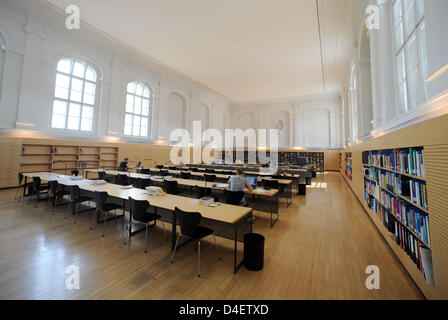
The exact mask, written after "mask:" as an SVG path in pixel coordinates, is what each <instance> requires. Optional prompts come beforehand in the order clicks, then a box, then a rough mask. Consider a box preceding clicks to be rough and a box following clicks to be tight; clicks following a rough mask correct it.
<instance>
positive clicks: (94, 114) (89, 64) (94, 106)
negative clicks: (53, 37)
mask: <svg viewBox="0 0 448 320" xmlns="http://www.w3.org/2000/svg"><path fill="white" fill-rule="evenodd" d="M62 60H69V61H70V63H71V69H70V73H66V72H63V71H59V70H58V65H59V63H60V62H61V61H62ZM76 62H80V63H82V64H84V65H85V68H84V73H83V77H79V76H77V75H74V74H73V72H74V67H75V63H76ZM89 67H90V68H91V69H92V70H93V71H94V72H95V77H96V81H95V82H94V81H92V80H89V79H87V78H86V74H87V70H88V69H89ZM58 75H62V76H65V77H69V80H68V81H69V86H68V88H67V90H68V98H60V97H57V96H56V94H57V93H56V89H57V87H58V86H57V78H58ZM73 79H76V80H79V81H82V90H81V91H80V94H81V98H80V100H81V101H75V100H71V95H72V82H73ZM86 82H88V83H90V84H92V85H94V86H95V90H94V97H93V98H94V99H93V104H90V103H86V102H84V95H85V94H86V91H85V88H86ZM101 82H102V77H101V72H100V70H99V69H98V68H97V67H96V65H95V64H94V63H92V62H91V61H89V60H88V59H85V58H84V57H79V56H73V55H60V56H58V57H57V59H56V64H55V68H54V82H53V98H52V102H53V104H52V106H51V108H52V110H51V117H50V124H49V127H50V129H51V130H55V131H63V132H67V131H71V132H77V133H79V134H95V132H96V123H95V122H96V119H97V112H98V104H99V100H100V92H101ZM55 101H61V102H63V103H65V104H66V110H65V124H64V128H60V127H59V128H58V127H54V126H53V116H54V115H55V112H54V104H55ZM71 104H75V105H79V107H80V112H79V122H78V129H72V128H68V124H69V118H70V105H71ZM84 107H90V108H92V117H91V118H89V120H91V123H92V124H91V128H90V130H82V129H81V128H82V119H83V108H84Z"/></svg>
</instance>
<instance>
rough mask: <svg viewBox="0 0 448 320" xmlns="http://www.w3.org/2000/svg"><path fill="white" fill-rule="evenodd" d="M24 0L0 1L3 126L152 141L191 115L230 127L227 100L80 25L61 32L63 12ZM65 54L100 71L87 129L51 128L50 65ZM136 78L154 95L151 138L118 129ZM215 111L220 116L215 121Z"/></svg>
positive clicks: (164, 136) (62, 135)
mask: <svg viewBox="0 0 448 320" xmlns="http://www.w3.org/2000/svg"><path fill="white" fill-rule="evenodd" d="M21 3H22V5H23V3H25V5H26V6H25V11H24V10H22V9H21V7H17V8H16V7H15V4H14V3H13V2H9V1H3V0H2V1H0V34H1V35H2V37H4V39H5V42H6V46H5V47H6V49H5V67H4V72H3V78H2V79H3V81H1V82H0V83H2V91H1V92H2V94H1V100H0V114H1V117H0V128H3V129H31V130H34V131H38V132H44V133H46V134H47V135H50V136H52V137H53V136H54V137H57V138H86V139H98V137H107V136H114V137H119V138H121V139H122V140H125V141H132V142H141V143H151V142H154V141H155V140H158V139H159V140H164V141H168V140H169V133H170V130H172V129H174V128H179V127H185V128H187V129H188V128H189V126H190V123H191V120H192V119H195V117H196V116H199V118H200V120H202V121H204V123H205V125H206V126H208V127H210V126H215V125H216V126H217V127H218V128H221V129H222V128H223V127H224V126H226V125H227V122H226V121H227V119H228V118H229V115H230V106H229V105H230V101H229V100H228V99H226V98H225V97H222V96H220V95H219V94H217V93H215V92H213V91H211V90H209V89H207V88H205V87H203V86H201V85H200V84H198V83H196V82H194V81H193V80H191V79H188V78H187V77H185V76H183V75H180V74H177V73H176V72H175V71H173V70H171V69H169V68H168V67H165V66H163V65H161V64H160V63H158V62H154V61H151V60H149V58H148V57H146V56H144V55H141V54H140V53H138V52H136V51H134V50H132V49H130V48H128V47H126V46H125V45H123V44H121V43H118V42H116V41H115V40H112V39H108V38H107V37H106V36H105V35H102V34H99V33H98V32H96V31H95V30H91V29H89V27H88V26H86V25H85V24H82V25H81V26H82V28H81V30H79V31H68V30H66V29H65V28H64V27H62V26H64V25H65V24H64V23H65V16H64V15H63V14H62V13H57V12H48V11H49V10H48V8H46V7H45V6H43V5H42V4H39V3H37V2H29V6H30V7H27V5H28V2H21ZM39 6H40V7H39ZM148 40H149V39H148ZM63 56H69V57H77V58H81V59H83V60H86V61H88V62H90V63H91V64H93V65H94V66H95V67H96V68H97V69H98V70H99V71H100V78H101V79H100V81H99V86H100V96H99V104H98V107H97V108H96V110H95V112H96V114H95V122H94V131H93V132H91V133H84V132H76V131H67V130H55V129H52V128H50V121H51V113H52V103H53V94H54V82H55V69H56V64H57V61H58V59H59V58H61V57H63ZM133 79H138V80H141V81H143V82H145V83H146V84H147V85H149V86H150V87H151V89H152V90H153V93H154V97H153V101H152V105H153V110H152V111H153V112H152V118H151V123H152V126H151V130H150V137H149V138H130V137H124V135H123V133H124V113H125V100H126V86H127V83H128V82H129V81H130V80H133ZM179 101H182V103H183V105H182V107H181V106H180V102H179ZM180 110H182V111H180ZM198 110H199V111H198ZM215 114H216V115H219V119H216V120H215V119H212V118H213V117H214V115H215ZM212 115H213V117H212ZM223 119H224V120H223Z"/></svg>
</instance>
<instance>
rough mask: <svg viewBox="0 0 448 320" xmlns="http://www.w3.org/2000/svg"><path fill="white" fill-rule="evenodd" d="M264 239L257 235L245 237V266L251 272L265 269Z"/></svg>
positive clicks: (250, 234)
mask: <svg viewBox="0 0 448 320" xmlns="http://www.w3.org/2000/svg"><path fill="white" fill-rule="evenodd" d="M263 261H264V237H263V236H262V235H261V234H257V233H248V234H246V235H245V236H244V266H245V267H246V269H248V270H251V271H260V270H261V269H263Z"/></svg>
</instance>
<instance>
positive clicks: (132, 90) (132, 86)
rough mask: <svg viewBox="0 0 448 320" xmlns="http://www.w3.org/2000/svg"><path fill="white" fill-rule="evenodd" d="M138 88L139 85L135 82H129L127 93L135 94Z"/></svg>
mask: <svg viewBox="0 0 448 320" xmlns="http://www.w3.org/2000/svg"><path fill="white" fill-rule="evenodd" d="M136 88H137V84H136V83H135V81H132V82H129V83H128V89H127V92H129V93H133V94H135V90H136Z"/></svg>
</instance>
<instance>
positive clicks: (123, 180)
mask: <svg viewBox="0 0 448 320" xmlns="http://www.w3.org/2000/svg"><path fill="white" fill-rule="evenodd" d="M115 184H118V185H120V186H128V185H129V177H128V175H127V174H117V175H116V176H115Z"/></svg>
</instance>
